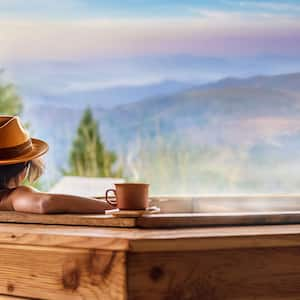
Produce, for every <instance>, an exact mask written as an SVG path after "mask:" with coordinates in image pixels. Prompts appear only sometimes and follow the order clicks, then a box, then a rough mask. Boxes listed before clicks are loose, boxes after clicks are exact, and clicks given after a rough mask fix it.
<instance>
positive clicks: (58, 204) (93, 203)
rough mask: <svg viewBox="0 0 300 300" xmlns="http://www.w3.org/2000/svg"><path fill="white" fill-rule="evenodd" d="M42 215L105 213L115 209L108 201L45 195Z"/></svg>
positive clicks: (42, 203)
mask: <svg viewBox="0 0 300 300" xmlns="http://www.w3.org/2000/svg"><path fill="white" fill-rule="evenodd" d="M42 198H43V199H42V202H41V209H42V213H103V212H104V211H105V210H106V209H112V208H113V207H112V206H111V205H110V204H108V203H107V202H106V201H103V200H97V199H93V198H86V197H79V196H73V195H63V194H44V196H43V197H42Z"/></svg>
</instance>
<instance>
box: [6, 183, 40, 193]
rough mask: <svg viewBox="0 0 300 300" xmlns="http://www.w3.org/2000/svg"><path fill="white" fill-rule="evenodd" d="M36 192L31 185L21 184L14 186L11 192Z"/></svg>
mask: <svg viewBox="0 0 300 300" xmlns="http://www.w3.org/2000/svg"><path fill="white" fill-rule="evenodd" d="M36 192H37V191H36V190H35V189H33V188H32V187H29V186H25V185H22V186H18V187H17V188H15V189H14V190H13V192H12V193H11V194H14V195H16V194H17V195H20V194H32V193H36Z"/></svg>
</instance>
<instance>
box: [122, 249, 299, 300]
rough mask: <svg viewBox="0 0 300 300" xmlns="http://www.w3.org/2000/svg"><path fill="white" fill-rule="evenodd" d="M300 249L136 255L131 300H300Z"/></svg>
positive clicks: (130, 261)
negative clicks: (299, 262)
mask: <svg viewBox="0 0 300 300" xmlns="http://www.w3.org/2000/svg"><path fill="white" fill-rule="evenodd" d="M299 258H300V251H299V248H268V249H243V250H224V251H202V252H201V251H200V252H172V253H170V252H165V253H139V254H137V253H135V254H134V253H131V254H130V255H129V256H128V291H129V299H135V300H139V299H143V300H148V299H149V300H150V299H156V300H159V299H163V300H168V299H181V300H192V299H201V300H277V299H281V300H283V299H284V300H299V299H300V264H298V263H296V262H297V261H299Z"/></svg>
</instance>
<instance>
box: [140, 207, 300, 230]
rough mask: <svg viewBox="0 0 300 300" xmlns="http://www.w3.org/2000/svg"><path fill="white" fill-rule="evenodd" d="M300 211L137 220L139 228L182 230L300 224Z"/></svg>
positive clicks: (143, 218) (174, 215) (178, 216)
mask: <svg viewBox="0 0 300 300" xmlns="http://www.w3.org/2000/svg"><path fill="white" fill-rule="evenodd" d="M299 223H300V211H287V212H252V213H251V212H247V213H243V212H237V213H228V212H227V213H191V214H190V213H188V214H187V213H176V214H167V213H165V214H155V215H144V216H142V217H139V218H137V220H136V226H137V227H139V228H180V227H201V226H202V227H203V226H233V225H272V224H299Z"/></svg>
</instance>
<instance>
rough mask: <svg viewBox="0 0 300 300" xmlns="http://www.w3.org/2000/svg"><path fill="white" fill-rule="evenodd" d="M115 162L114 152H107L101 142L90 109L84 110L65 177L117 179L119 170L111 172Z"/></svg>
mask: <svg viewBox="0 0 300 300" xmlns="http://www.w3.org/2000/svg"><path fill="white" fill-rule="evenodd" d="M116 161H117V156H116V154H115V153H114V152H111V151H108V150H107V149H106V147H105V145H104V143H103V142H102V140H101V137H100V133H99V125H98V122H97V121H95V120H94V118H93V115H92V111H91V109H89V108H88V109H86V110H85V111H84V113H83V117H82V119H81V121H80V124H79V127H78V129H77V135H76V137H75V139H74V141H73V145H72V149H71V152H70V157H69V171H66V172H64V174H65V175H72V176H85V177H119V176H121V175H122V171H121V169H118V170H117V171H115V172H114V171H113V165H114V164H115V162H116Z"/></svg>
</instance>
